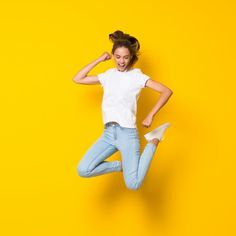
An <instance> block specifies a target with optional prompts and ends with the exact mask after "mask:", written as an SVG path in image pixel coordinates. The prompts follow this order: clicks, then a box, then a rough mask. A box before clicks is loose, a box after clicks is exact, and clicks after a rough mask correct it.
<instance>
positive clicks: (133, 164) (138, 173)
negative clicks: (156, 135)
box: [77, 124, 157, 190]
mask: <svg viewBox="0 0 236 236" xmlns="http://www.w3.org/2000/svg"><path fill="white" fill-rule="evenodd" d="M156 148H157V146H156V145H155V144H154V143H152V142H148V143H147V144H146V146H145V148H144V150H143V153H142V155H141V156H140V140H139V133H138V130H137V128H125V127H121V126H120V125H119V124H113V126H109V127H104V132H103V134H102V135H101V136H100V137H99V138H98V140H96V142H94V144H93V145H92V146H91V147H90V148H89V149H88V151H87V152H86V153H85V155H84V156H83V158H82V159H81V161H80V162H79V164H78V166H77V170H78V174H79V176H81V177H93V176H97V175H102V174H106V173H111V172H119V171H121V172H123V176H124V180H125V184H126V186H127V188H129V189H132V190H136V189H138V188H139V187H140V186H141V184H142V182H143V180H144V177H145V175H146V173H147V171H148V168H149V165H150V163H151V160H152V157H153V155H154V153H155V151H156ZM118 150H119V151H120V153H121V161H122V165H121V162H120V161H105V159H107V158H108V157H109V156H111V155H112V154H113V153H115V152H117V151H118Z"/></svg>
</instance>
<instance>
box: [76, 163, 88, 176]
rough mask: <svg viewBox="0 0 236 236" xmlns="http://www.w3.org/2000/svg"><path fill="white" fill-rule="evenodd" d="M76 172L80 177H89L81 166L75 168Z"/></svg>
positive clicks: (85, 169)
mask: <svg viewBox="0 0 236 236" xmlns="http://www.w3.org/2000/svg"><path fill="white" fill-rule="evenodd" d="M77 172H78V174H79V176H80V177H89V174H90V172H89V171H88V170H87V168H85V167H84V166H83V165H81V164H79V165H78V166H77Z"/></svg>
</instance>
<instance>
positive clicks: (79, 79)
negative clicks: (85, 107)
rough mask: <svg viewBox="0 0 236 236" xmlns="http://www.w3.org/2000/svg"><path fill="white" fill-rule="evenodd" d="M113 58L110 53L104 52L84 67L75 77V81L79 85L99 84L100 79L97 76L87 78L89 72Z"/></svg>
mask: <svg viewBox="0 0 236 236" xmlns="http://www.w3.org/2000/svg"><path fill="white" fill-rule="evenodd" d="M110 58H111V56H110V54H109V53H108V52H104V53H103V54H102V55H101V56H100V57H99V58H97V59H96V60H94V61H92V62H91V63H89V64H88V65H86V66H85V67H83V68H82V69H81V70H80V71H79V72H78V73H77V74H76V75H75V76H74V77H73V81H74V82H76V83H78V84H99V83H100V82H99V80H98V77H97V76H96V75H91V76H87V74H88V73H89V71H91V70H92V69H93V68H94V67H95V66H96V65H97V64H99V63H100V62H102V61H106V60H109V59H110Z"/></svg>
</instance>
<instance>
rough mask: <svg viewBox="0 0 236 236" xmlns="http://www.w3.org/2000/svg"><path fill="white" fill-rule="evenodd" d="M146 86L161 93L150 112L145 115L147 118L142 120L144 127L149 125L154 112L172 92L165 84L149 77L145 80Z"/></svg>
mask: <svg viewBox="0 0 236 236" xmlns="http://www.w3.org/2000/svg"><path fill="white" fill-rule="evenodd" d="M146 87H148V88H151V89H154V90H155V91H157V92H159V93H161V95H160V97H159V99H158V101H157V103H156V104H155V106H154V107H153V109H152V110H151V111H150V113H149V114H148V115H147V118H146V119H145V120H144V121H143V125H144V126H145V127H149V126H150V125H151V123H152V119H153V117H154V116H155V115H156V113H157V112H158V111H159V110H160V109H161V108H162V107H163V106H164V105H165V104H166V102H167V101H168V100H169V98H170V97H171V95H172V94H173V91H172V90H171V89H169V88H168V87H166V86H165V85H163V84H161V83H159V82H157V81H154V80H151V79H149V80H148V81H147V82H146Z"/></svg>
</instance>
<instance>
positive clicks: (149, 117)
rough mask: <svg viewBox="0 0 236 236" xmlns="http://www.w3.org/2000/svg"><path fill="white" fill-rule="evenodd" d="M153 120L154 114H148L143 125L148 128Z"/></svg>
mask: <svg viewBox="0 0 236 236" xmlns="http://www.w3.org/2000/svg"><path fill="white" fill-rule="evenodd" d="M152 120H153V116H152V115H148V116H147V117H146V118H145V120H144V121H143V122H142V125H143V126H144V127H146V128H148V127H149V126H151V124H152Z"/></svg>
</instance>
